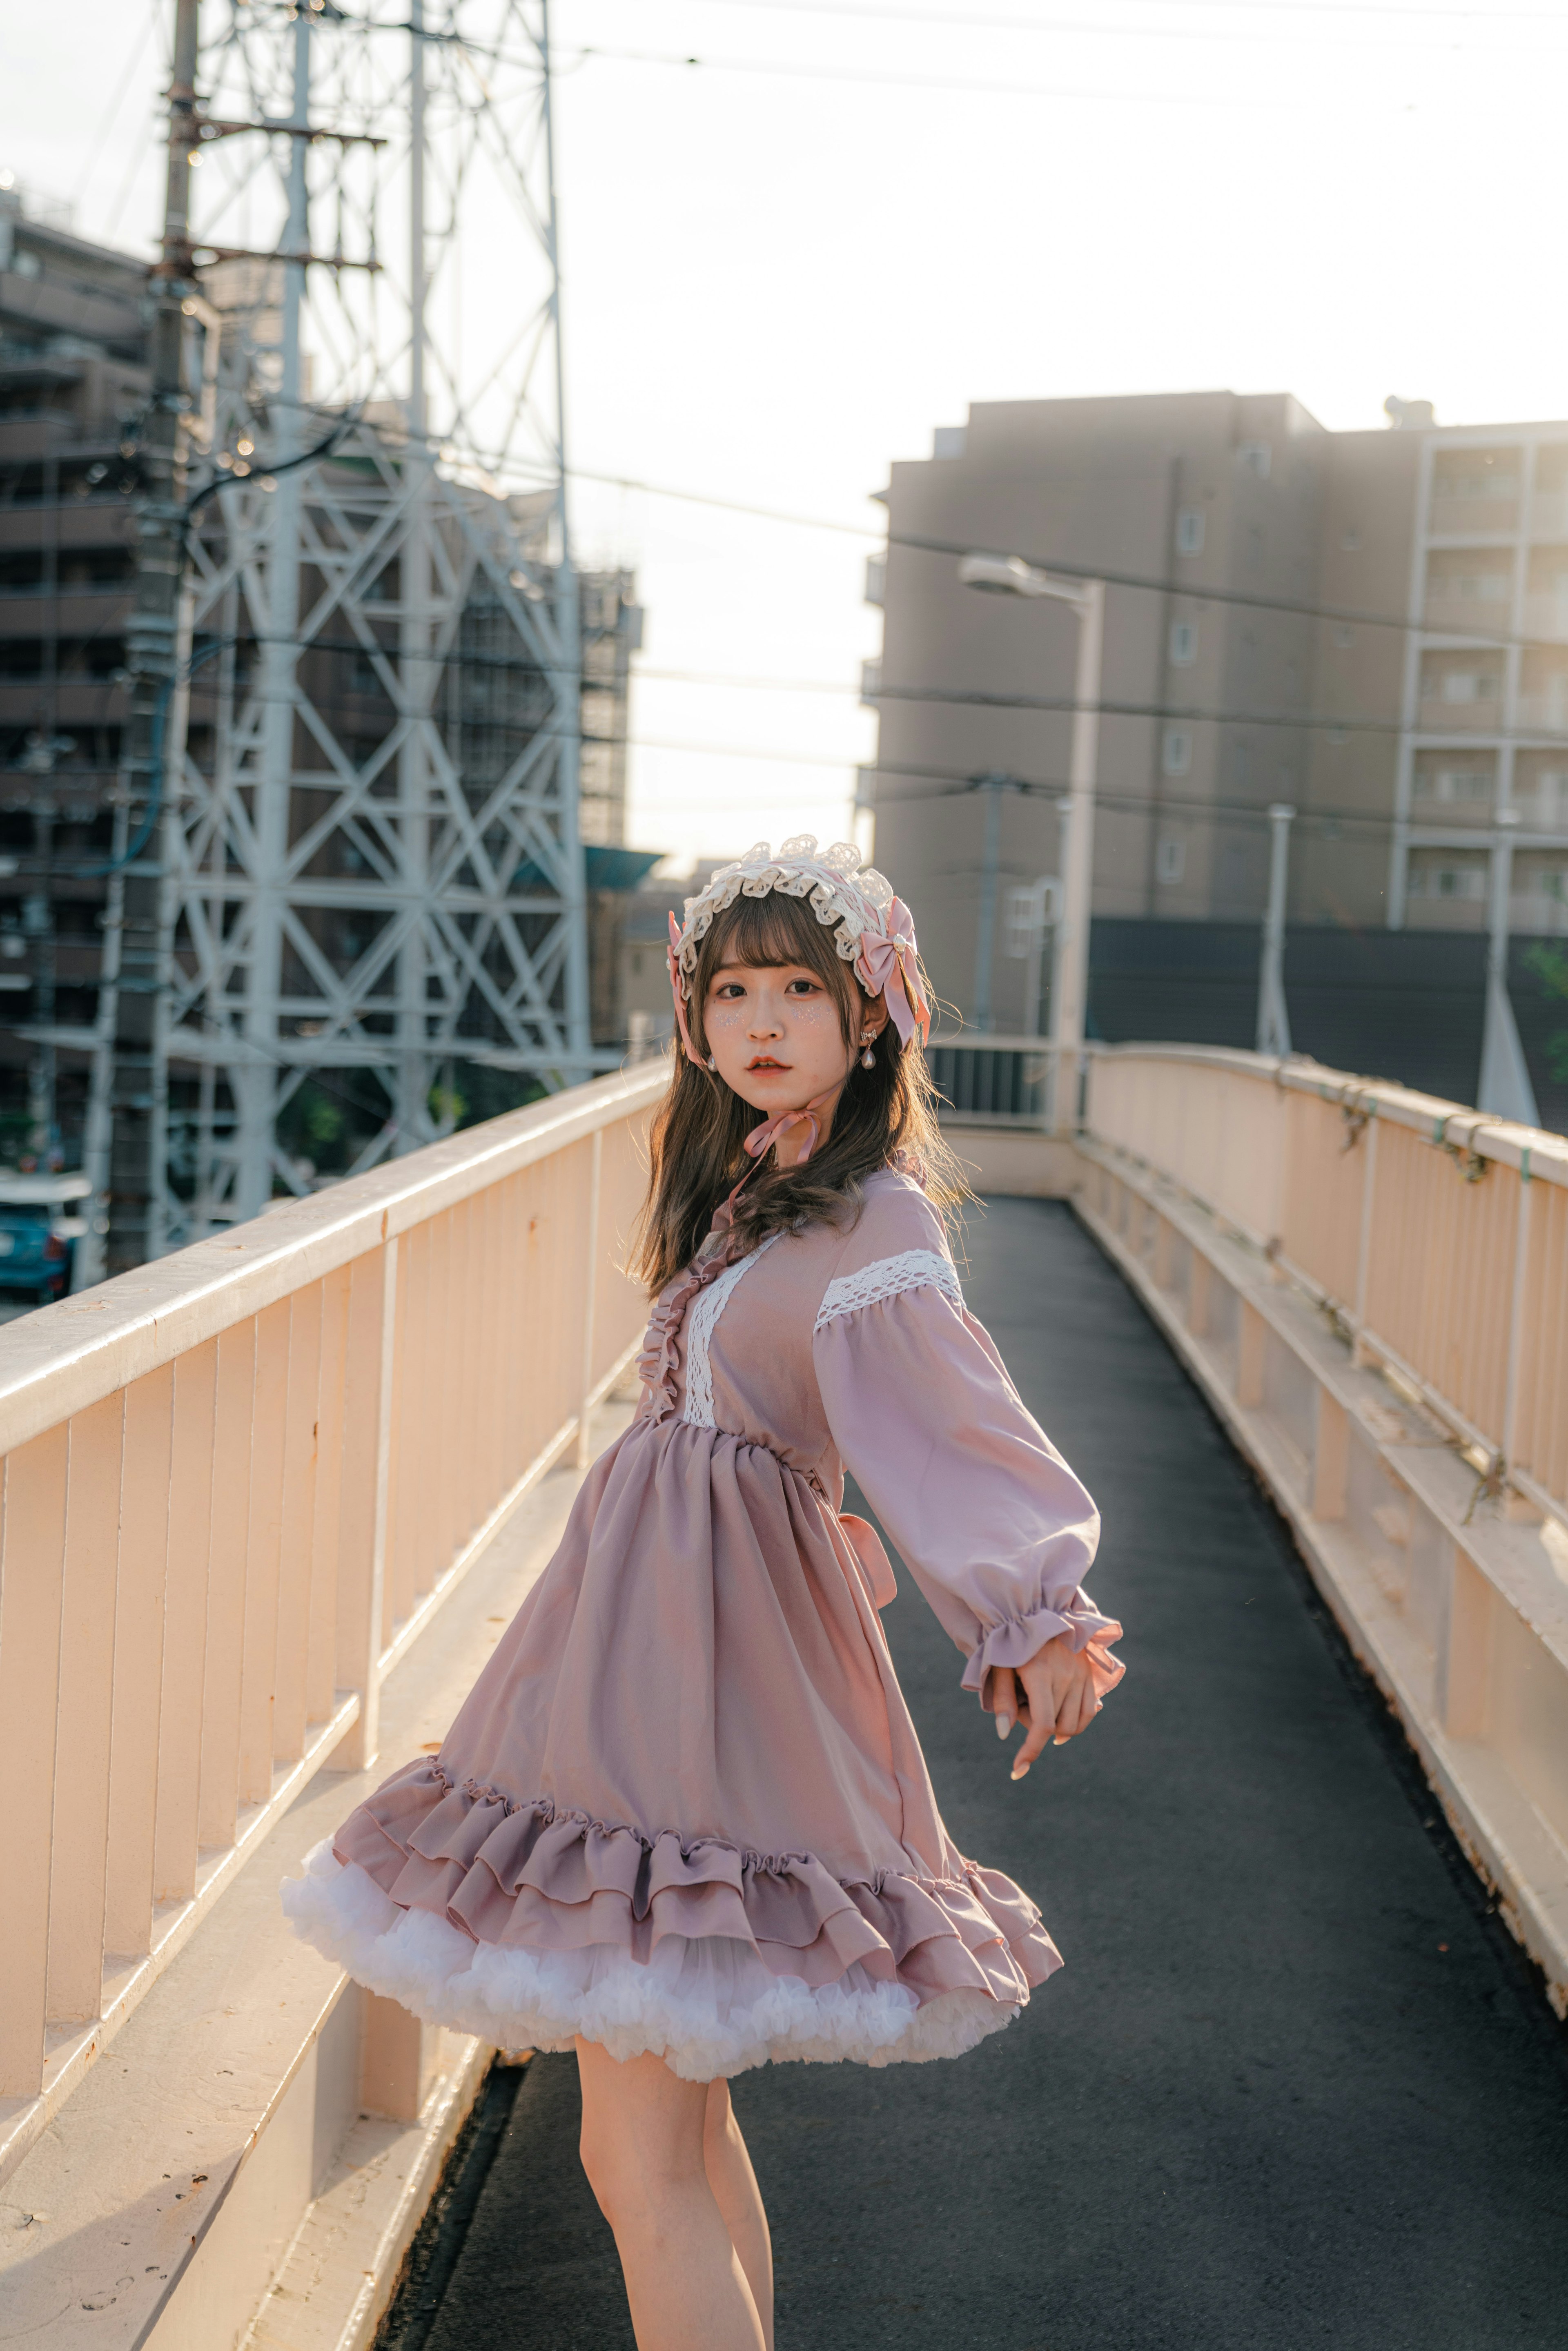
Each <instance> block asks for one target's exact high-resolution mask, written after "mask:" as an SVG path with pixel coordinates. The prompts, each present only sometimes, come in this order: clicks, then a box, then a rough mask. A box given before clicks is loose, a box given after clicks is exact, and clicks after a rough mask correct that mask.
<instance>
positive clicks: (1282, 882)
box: [1257, 800, 1296, 1061]
mask: <svg viewBox="0 0 1568 2351" xmlns="http://www.w3.org/2000/svg"><path fill="white" fill-rule="evenodd" d="M1295 813H1296V811H1295V810H1294V809H1293V808H1291V806H1290V805H1289V803H1288V802H1287V801H1285V800H1276V801H1275V802H1274V804H1273V806H1272V807H1271V808H1270V810H1269V833H1270V839H1269V904H1268V908H1267V911H1266V912H1265V914H1264V916H1263V956H1262V961H1261V963H1260V967H1259V971H1258V1039H1257V1043H1258V1050H1259V1051H1260V1053H1272V1054H1273V1055H1274V1056H1275V1057H1276V1059H1277V1060H1279V1061H1283V1060H1284V1058H1285V1056H1286V1054H1287V1053H1288V1052H1289V1051H1290V1050H1291V1015H1290V1012H1289V1010H1288V1009H1287V1008H1286V1004H1285V892H1286V885H1287V883H1288V882H1289V880H1290V872H1291V820H1292V819H1293V818H1294V816H1295Z"/></svg>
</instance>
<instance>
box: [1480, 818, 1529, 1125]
mask: <svg viewBox="0 0 1568 2351" xmlns="http://www.w3.org/2000/svg"><path fill="white" fill-rule="evenodd" d="M1518 827H1519V810H1517V809H1512V808H1500V809H1499V810H1498V811H1497V818H1496V825H1495V829H1494V831H1493V833H1492V841H1491V872H1490V893H1489V896H1490V904H1489V905H1488V908H1487V997H1486V1026H1485V1028H1484V1029H1483V1031H1482V1034H1481V1074H1480V1082H1479V1085H1478V1086H1477V1088H1476V1108H1477V1109H1478V1110H1484V1111H1490V1113H1491V1114H1492V1116H1493V1117H1494V1118H1511V1119H1517V1120H1518V1122H1519V1123H1520V1124H1521V1126H1539V1125H1540V1123H1541V1113H1540V1112H1539V1110H1538V1109H1537V1108H1536V1102H1535V1089H1534V1087H1533V1086H1532V1085H1531V1082H1530V1071H1529V1068H1528V1066H1527V1064H1526V1061H1525V1059H1524V1048H1523V1046H1522V1045H1521V1043H1520V1040H1519V1024H1518V1022H1517V1021H1516V1020H1515V1019H1514V1017H1513V1005H1512V1002H1511V998H1510V996H1509V992H1508V940H1509V930H1510V914H1511V907H1510V904H1509V902H1510V899H1511V896H1512V893H1513V836H1514V833H1515V832H1516V831H1517V830H1518Z"/></svg>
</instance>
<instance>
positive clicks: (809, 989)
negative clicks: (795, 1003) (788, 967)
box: [784, 979, 817, 996]
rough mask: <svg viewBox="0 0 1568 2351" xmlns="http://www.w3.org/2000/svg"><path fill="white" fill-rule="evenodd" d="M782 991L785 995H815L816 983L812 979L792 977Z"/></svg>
mask: <svg viewBox="0 0 1568 2351" xmlns="http://www.w3.org/2000/svg"><path fill="white" fill-rule="evenodd" d="M784 993H785V995H786V996H815V994H816V993H817V983H816V981H815V980H814V979H792V980H791V981H790V982H789V987H787V988H786V989H785V991H784Z"/></svg>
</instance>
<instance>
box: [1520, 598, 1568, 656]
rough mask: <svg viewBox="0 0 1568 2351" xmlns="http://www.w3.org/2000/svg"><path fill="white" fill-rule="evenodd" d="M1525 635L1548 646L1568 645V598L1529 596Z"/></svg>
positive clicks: (1524, 619) (1526, 604) (1525, 601)
mask: <svg viewBox="0 0 1568 2351" xmlns="http://www.w3.org/2000/svg"><path fill="white" fill-rule="evenodd" d="M1523 633H1524V634H1525V635H1526V636H1527V637H1535V638H1538V639H1541V640H1542V641H1543V642H1544V643H1548V644H1563V643H1568V596H1559V595H1555V594H1553V595H1536V596H1527V597H1526V598H1525V600H1524V618H1523Z"/></svg>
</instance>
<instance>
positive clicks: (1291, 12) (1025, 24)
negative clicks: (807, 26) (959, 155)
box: [718, 0, 1563, 38]
mask: <svg viewBox="0 0 1568 2351" xmlns="http://www.w3.org/2000/svg"><path fill="white" fill-rule="evenodd" d="M718 5H721V6H725V7H754V8H767V9H769V10H774V9H778V10H786V11H789V13H791V14H799V15H801V16H863V17H873V18H874V17H881V18H882V19H883V21H884V22H886V23H890V24H914V25H961V26H966V27H967V26H971V25H985V26H996V27H998V28H999V29H1001V30H1003V31H1006V32H1016V33H1036V32H1038V33H1054V32H1061V31H1064V30H1068V29H1071V28H1070V27H1067V26H1062V25H1061V24H1059V23H1057V22H1055V21H1054V20H1053V19H1051V18H1049V17H1029V16H972V15H963V16H955V15H950V14H948V13H946V12H945V11H927V10H925V9H909V8H897V7H894V8H880V7H878V8H872V7H866V6H863V5H860V0H718ZM1134 5H1136V6H1138V7H1143V8H1185V9H1187V10H1189V11H1190V9H1191V7H1192V5H1193V0H1134ZM1201 5H1203V6H1204V7H1206V8H1216V9H1218V8H1224V9H1228V10H1229V11H1230V12H1231V13H1232V14H1233V15H1234V14H1237V13H1238V12H1239V13H1241V14H1243V15H1246V16H1308V17H1312V16H1355V17H1364V16H1387V17H1390V18H1391V19H1393V20H1394V21H1395V22H1396V23H1397V24H1405V25H1414V24H1421V23H1423V22H1425V21H1426V19H1427V18H1428V17H1431V18H1434V19H1437V20H1447V21H1451V22H1458V23H1462V24H1475V25H1488V24H1490V23H1492V22H1493V21H1494V20H1501V21H1503V22H1508V23H1515V24H1524V25H1560V24H1561V23H1562V21H1563V19H1562V17H1561V16H1560V15H1559V14H1558V13H1557V12H1556V11H1555V10H1552V9H1549V8H1548V9H1542V8H1491V7H1487V8H1443V7H1436V8H1430V7H1415V8H1401V7H1396V6H1393V5H1388V0H1201ZM1082 29H1083V30H1086V31H1087V30H1091V29H1093V30H1101V29H1110V30H1114V31H1118V32H1128V33H1140V32H1143V31H1144V30H1145V29H1146V28H1145V26H1141V25H1124V26H1113V27H1108V28H1102V27H1099V26H1095V27H1089V26H1084V27H1082ZM1196 37H1198V38H1207V34H1198V35H1197V36H1196Z"/></svg>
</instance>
